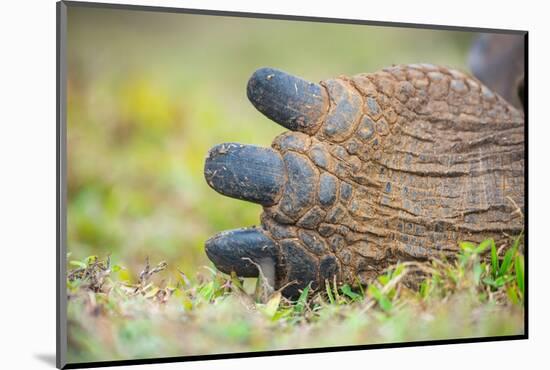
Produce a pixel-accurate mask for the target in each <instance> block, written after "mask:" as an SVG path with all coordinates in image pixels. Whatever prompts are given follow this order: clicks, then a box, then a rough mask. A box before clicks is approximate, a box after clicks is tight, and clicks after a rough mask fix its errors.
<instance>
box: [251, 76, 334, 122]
mask: <svg viewBox="0 0 550 370" xmlns="http://www.w3.org/2000/svg"><path fill="white" fill-rule="evenodd" d="M247 95H248V99H249V100H250V101H251V102H252V104H254V106H255V107H256V109H258V110H259V111H260V112H262V113H263V114H265V115H266V116H267V117H268V118H269V119H271V120H273V121H275V122H277V123H279V124H280V125H282V126H284V127H286V128H288V129H289V130H293V131H304V132H308V131H310V130H312V129H314V128H315V127H316V126H317V125H318V124H319V123H320V118H321V117H322V116H323V114H324V113H325V110H326V108H325V105H326V101H327V97H326V94H325V91H324V89H323V87H322V86H321V85H319V84H315V83H311V82H308V81H305V80H302V79H301V78H298V77H295V76H292V75H289V74H287V73H285V72H282V71H279V70H276V69H273V68H260V69H258V70H257V71H256V72H254V74H253V75H252V77H250V80H249V81H248V86H247Z"/></svg>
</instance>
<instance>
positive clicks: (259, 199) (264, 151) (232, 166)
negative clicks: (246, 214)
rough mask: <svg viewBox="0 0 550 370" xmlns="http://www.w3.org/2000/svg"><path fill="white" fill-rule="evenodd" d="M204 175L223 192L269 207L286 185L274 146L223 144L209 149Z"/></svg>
mask: <svg viewBox="0 0 550 370" xmlns="http://www.w3.org/2000/svg"><path fill="white" fill-rule="evenodd" d="M204 176H205V177H206V181H207V183H208V185H210V186H211V187H212V188H213V189H214V190H216V191H217V192H219V193H221V194H224V195H227V196H230V197H233V198H237V199H243V200H248V201H250V202H254V203H259V204H262V205H265V206H269V205H273V204H275V202H276V201H277V199H278V197H279V193H280V192H281V189H282V188H283V185H284V182H285V167H284V163H283V160H282V158H281V156H280V155H279V154H278V153H277V152H276V151H274V150H273V149H268V148H261V147H257V146H252V145H241V144H220V145H216V146H215V147H213V148H212V149H210V152H209V153H208V157H207V158H206V163H205V166H204Z"/></svg>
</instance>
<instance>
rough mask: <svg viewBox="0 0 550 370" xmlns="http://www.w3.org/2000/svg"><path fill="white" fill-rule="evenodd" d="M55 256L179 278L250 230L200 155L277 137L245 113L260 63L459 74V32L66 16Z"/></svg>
mask: <svg viewBox="0 0 550 370" xmlns="http://www.w3.org/2000/svg"><path fill="white" fill-rule="evenodd" d="M68 19H69V23H68V49H67V52H68V249H69V251H70V252H71V253H73V255H74V256H75V257H77V258H83V257H85V256H87V255H91V254H99V255H105V254H111V255H112V256H113V258H115V259H117V260H123V261H124V263H126V265H127V266H128V268H129V269H130V270H132V271H133V272H135V271H136V269H137V268H138V267H137V266H138V263H140V262H141V261H143V260H144V258H145V256H151V257H154V258H155V259H164V260H167V261H170V262H171V263H170V266H173V267H172V268H175V267H176V266H177V267H179V268H180V269H182V270H184V271H186V272H187V273H189V274H194V273H195V272H196V271H197V270H198V269H200V268H201V266H203V265H208V264H209V261H208V260H207V258H206V256H205V254H204V250H203V248H204V241H205V240H206V239H207V238H208V237H209V236H210V235H212V234H214V233H216V232H219V231H221V230H224V229H230V228H236V227H242V226H250V225H253V224H257V223H258V220H259V219H258V216H259V214H260V212H261V209H260V207H259V206H256V205H253V204H247V203H245V202H241V201H236V200H232V199H229V198H226V197H222V196H220V195H218V194H217V193H215V192H214V191H213V190H211V189H210V188H209V187H208V186H207V184H206V182H205V181H204V177H203V164H204V158H205V156H206V153H207V151H208V149H209V148H210V147H212V146H213V145H215V144H218V143H221V142H228V141H229V142H233V141H234V142H242V143H249V144H257V145H264V146H268V145H270V143H271V140H272V139H273V138H274V136H275V135H277V134H279V133H281V132H282V131H283V129H282V128H281V127H279V126H277V125H276V124H273V123H272V122H269V121H268V120H267V119H266V118H265V117H263V116H262V115H261V114H260V113H259V112H257V111H255V110H254V108H253V107H252V106H251V105H250V104H249V102H248V100H247V98H246V91H245V87H246V82H247V80H248V77H249V76H250V75H251V74H252V72H253V71H254V70H255V69H257V68H259V67H262V66H273V67H276V68H280V69H283V70H287V71H289V72H292V73H294V74H297V75H300V76H303V77H305V78H308V79H310V80H313V81H319V80H321V79H326V78H330V77H333V76H337V75H340V74H348V75H353V74H356V73H361V72H366V71H374V70H377V69H379V68H381V67H384V66H388V65H391V64H397V63H413V62H430V63H437V64H443V65H449V66H453V67H457V68H460V69H466V67H465V62H466V54H467V50H468V47H469V45H470V42H471V39H472V37H473V35H472V34H470V33H467V32H447V31H431V30H417V29H404V28H389V27H371V26H361V25H343V24H326V23H315V22H295V21H281V20H265V19H264V20H258V19H247V18H237V17H219V16H198V15H188V14H168V13H153V12H145V11H126V10H109V9H92V8H79V7H71V8H69V13H68Z"/></svg>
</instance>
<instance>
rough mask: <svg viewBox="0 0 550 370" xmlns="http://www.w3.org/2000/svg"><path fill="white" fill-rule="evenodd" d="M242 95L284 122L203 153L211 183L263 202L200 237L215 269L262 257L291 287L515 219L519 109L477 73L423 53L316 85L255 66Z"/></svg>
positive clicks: (435, 251)
mask: <svg viewBox="0 0 550 370" xmlns="http://www.w3.org/2000/svg"><path fill="white" fill-rule="evenodd" d="M247 93H248V98H249V100H250V101H251V102H252V104H253V105H254V106H255V107H256V108H257V109H258V110H259V111H260V112H262V113H263V114H264V115H265V116H267V117H268V118H269V119H271V120H273V121H274V122H276V123H278V124H280V125H282V126H284V127H286V128H287V129H289V130H290V131H288V132H285V133H283V134H282V135H280V136H278V137H277V138H275V140H274V142H273V144H272V147H271V148H261V147H257V146H253V145H242V144H235V143H227V144H220V145H218V146H216V147H214V148H212V149H211V150H210V152H209V154H208V157H207V159H206V163H205V168H204V173H205V177H206V180H207V182H208V184H209V185H210V186H211V187H212V188H213V189H215V190H216V191H218V192H219V193H221V194H223V195H226V196H230V197H233V198H237V199H241V200H245V201H250V202H254V203H257V204H260V205H262V206H263V213H262V215H261V225H260V226H258V227H253V228H245V229H238V230H232V231H225V232H222V233H220V234H218V235H216V236H214V237H212V238H211V239H209V240H208V241H207V242H206V253H207V255H208V257H209V258H210V260H211V261H212V262H213V263H214V264H215V265H216V267H217V268H218V269H219V270H221V271H222V272H225V273H231V272H232V271H234V272H235V273H236V274H237V275H239V276H243V277H254V276H258V273H259V272H258V266H260V268H261V269H262V272H263V273H264V275H265V276H267V277H268V280H269V281H270V283H271V284H272V285H273V287H274V288H275V289H278V288H280V287H285V288H284V289H283V291H282V292H283V294H284V295H285V296H287V297H295V296H296V295H297V294H299V292H300V290H301V289H303V288H304V287H305V286H307V285H308V284H311V286H312V287H313V288H314V289H318V288H321V287H322V286H323V285H324V282H325V281H326V280H329V281H332V280H333V279H336V280H337V281H338V282H342V283H349V284H356V283H357V282H359V283H361V284H368V282H369V281H370V280H371V279H373V278H375V277H376V276H377V275H378V274H379V273H380V272H381V271H382V270H383V269H385V268H386V267H388V266H389V265H392V264H394V263H397V262H398V261H404V260H411V259H416V260H422V259H427V258H429V257H430V256H439V255H441V254H445V255H450V256H452V255H453V254H455V253H456V252H457V251H458V247H457V243H458V241H466V240H468V241H474V242H479V241H481V240H483V239H486V238H489V237H492V238H494V239H495V240H496V241H499V240H503V238H505V235H507V234H508V235H514V234H519V232H520V231H521V230H522V228H523V220H522V219H521V218H520V217H519V216H518V212H514V211H515V210H516V209H517V207H519V208H523V199H524V196H523V192H524V188H523V186H524V181H523V176H524V117H523V113H522V112H520V111H518V110H517V109H516V108H514V107H513V106H511V105H510V104H508V103H507V102H506V101H505V100H504V99H502V98H501V97H500V96H498V95H497V94H495V93H494V92H492V91H491V90H489V89H488V88H487V87H485V86H483V85H482V84H481V83H480V82H479V81H478V80H476V79H474V78H473V77H470V76H468V75H466V74H463V73H461V72H458V71H456V70H452V69H447V68H444V67H437V66H433V65H426V64H422V65H401V66H394V67H391V68H387V69H384V70H382V71H379V72H376V73H371V74H360V75H357V76H353V77H345V76H341V77H338V78H335V79H330V80H327V81H323V82H321V83H319V84H317V83H310V82H307V81H304V80H302V79H300V78H298V77H295V76H292V75H289V74H287V73H285V72H282V71H279V70H276V69H271V68H262V69H259V70H258V71H256V72H255V73H254V74H253V75H252V77H251V78H250V80H249V82H248V87H247Z"/></svg>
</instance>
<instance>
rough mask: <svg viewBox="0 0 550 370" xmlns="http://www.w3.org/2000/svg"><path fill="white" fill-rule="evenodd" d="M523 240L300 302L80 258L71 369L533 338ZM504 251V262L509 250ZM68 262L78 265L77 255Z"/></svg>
mask: <svg viewBox="0 0 550 370" xmlns="http://www.w3.org/2000/svg"><path fill="white" fill-rule="evenodd" d="M520 241H521V236H520V237H518V238H516V239H515V241H511V242H510V246H502V248H498V249H497V248H496V246H495V244H494V242H493V241H492V240H486V241H484V242H483V243H481V244H479V245H474V244H471V243H460V246H461V252H460V253H459V255H458V256H457V258H456V259H455V260H453V261H447V260H439V259H432V260H430V261H427V262H422V263H420V262H404V263H400V264H398V265H396V266H394V267H392V268H390V269H388V270H387V271H386V272H385V273H384V274H382V275H380V276H378V278H377V279H376V280H375V281H373V282H372V283H371V284H370V285H369V286H368V287H366V288H365V287H362V286H357V287H352V286H350V285H347V284H346V285H338V284H336V283H335V282H328V281H327V282H326V286H325V289H323V290H321V291H313V290H311V289H310V288H309V287H307V288H306V289H304V290H303V291H302V294H301V296H300V297H299V298H298V299H297V300H296V301H289V300H287V299H286V298H284V297H282V296H281V294H280V292H278V291H271V290H269V289H267V288H266V285H265V283H264V282H263V281H261V279H245V280H242V279H239V278H237V277H236V276H227V275H224V274H221V273H219V272H217V271H214V270H212V269H210V268H208V267H205V268H204V272H203V273H199V274H197V275H196V276H193V277H188V276H187V275H185V273H184V272H181V271H179V272H178V273H177V274H175V275H173V274H171V273H170V270H167V269H166V267H167V264H166V262H159V263H158V264H157V265H153V266H152V265H150V264H149V261H146V262H145V264H144V268H143V269H142V271H141V273H140V274H139V275H138V276H130V275H128V271H127V270H126V269H125V268H124V267H122V266H121V265H117V264H113V263H112V262H111V260H110V258H106V259H103V260H100V259H98V258H97V257H96V256H91V257H89V258H86V259H84V260H75V261H73V260H71V261H70V262H69V264H70V266H71V267H72V269H71V271H70V272H69V275H68V280H67V284H68V298H69V305H68V323H69V356H68V358H69V361H70V362H79V361H97V360H117V359H128V358H130V359H132V358H147V357H164V356H184V355H198V354H211V353H230V352H250V351H265V350H277V349H292V348H313V347H327V346H342V345H360V344H372V343H398V342H409V341H421V340H434V339H454V338H475V337H484V336H501V335H517V334H523V332H524V327H523V318H524V305H523V299H524V271H523V254H522V253H521V251H520V249H521V248H520ZM499 251H500V253H499ZM69 259H70V258H69Z"/></svg>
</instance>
